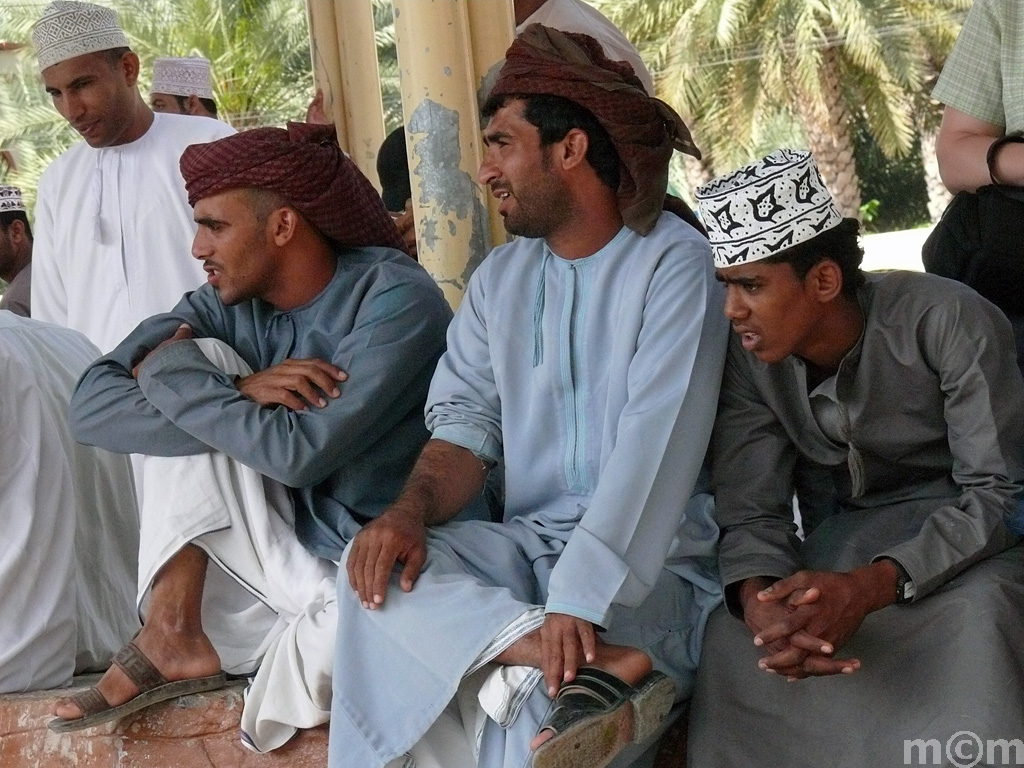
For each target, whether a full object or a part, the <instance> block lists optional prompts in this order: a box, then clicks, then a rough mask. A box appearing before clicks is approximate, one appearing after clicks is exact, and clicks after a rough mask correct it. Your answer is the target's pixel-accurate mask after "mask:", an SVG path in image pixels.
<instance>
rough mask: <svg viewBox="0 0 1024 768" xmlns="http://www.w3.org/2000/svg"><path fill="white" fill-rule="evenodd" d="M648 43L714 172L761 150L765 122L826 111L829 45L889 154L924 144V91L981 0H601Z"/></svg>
mask: <svg viewBox="0 0 1024 768" xmlns="http://www.w3.org/2000/svg"><path fill="white" fill-rule="evenodd" d="M592 1H593V4H594V5H595V6H597V7H598V8H599V9H600V10H602V12H604V13H605V14H606V15H608V16H609V17H610V18H612V20H613V21H615V22H616V23H617V24H618V25H619V27H620V28H621V29H622V30H623V32H625V34H626V35H627V36H628V37H629V38H630V39H632V40H634V42H636V43H637V45H638V47H639V48H640V50H641V53H643V54H644V56H645V60H646V61H647V62H648V63H649V64H650V65H651V67H652V69H653V70H654V73H655V77H656V83H657V88H658V92H659V95H660V96H661V97H662V98H664V99H665V100H666V101H668V102H669V103H670V104H672V105H673V106H674V107H675V108H676V109H678V110H679V111H680V112H681V113H682V114H683V115H684V116H686V117H687V118H688V119H689V120H691V121H693V123H694V125H693V126H692V127H693V128H694V131H695V134H696V135H697V138H698V143H699V144H700V145H701V147H702V148H707V156H708V160H709V161H710V165H711V167H712V168H715V167H717V168H721V169H723V170H724V169H727V168H730V167H735V166H736V165H739V164H742V163H744V162H748V161H749V160H751V159H753V158H754V157H755V156H757V145H758V144H759V143H760V142H759V137H760V136H763V135H764V134H765V131H766V128H765V124H771V123H773V122H776V121H778V120H788V121H789V122H791V123H793V122H796V116H797V115H798V114H799V112H800V108H801V107H804V106H806V105H807V104H808V103H810V104H818V105H820V106H821V107H822V108H823V109H824V108H828V107H829V105H828V104H827V103H824V101H823V99H824V97H825V93H824V90H823V86H822V82H823V79H822V61H823V52H824V51H825V50H827V49H832V50H835V51H836V52H837V54H838V56H837V58H838V65H839V75H840V82H841V84H842V97H843V100H844V102H845V104H846V106H847V109H848V111H849V112H850V113H851V114H854V115H856V117H857V119H858V120H859V121H863V122H864V124H865V125H866V126H867V130H868V132H869V134H870V136H871V137H872V139H873V140H874V142H876V143H877V145H878V147H879V148H880V149H881V151H882V152H883V153H884V155H885V156H886V157H887V158H890V159H891V158H898V157H905V156H907V155H908V153H910V152H911V150H912V148H913V147H914V139H915V133H916V126H915V117H916V115H915V113H916V111H918V110H921V109H925V108H927V106H926V105H925V104H922V99H921V94H922V93H925V92H926V87H925V86H926V83H928V82H929V81H930V78H932V77H933V76H934V72H935V71H936V67H937V66H938V65H939V64H941V62H942V61H943V60H944V58H945V56H946V54H947V53H948V51H949V49H950V48H951V47H952V44H953V41H954V40H955V38H956V34H957V32H958V30H959V25H960V22H961V21H962V18H963V15H964V11H965V9H966V8H967V7H968V6H969V5H970V0H592Z"/></svg>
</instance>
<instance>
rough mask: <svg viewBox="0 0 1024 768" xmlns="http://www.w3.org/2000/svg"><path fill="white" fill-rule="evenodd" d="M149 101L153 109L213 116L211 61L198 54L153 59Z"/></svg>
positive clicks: (215, 105)
mask: <svg viewBox="0 0 1024 768" xmlns="http://www.w3.org/2000/svg"><path fill="white" fill-rule="evenodd" d="M149 103H150V106H152V107H153V111H154V112H164V113H167V114H174V115H196V116H198V117H212V118H214V119H216V117H217V102H215V101H214V100H213V84H212V83H211V81H210V60H209V59H204V58H202V57H200V56H188V57H170V56H165V57H163V58H159V59H157V60H155V61H154V62H153V87H152V90H151V91H150V94H149Z"/></svg>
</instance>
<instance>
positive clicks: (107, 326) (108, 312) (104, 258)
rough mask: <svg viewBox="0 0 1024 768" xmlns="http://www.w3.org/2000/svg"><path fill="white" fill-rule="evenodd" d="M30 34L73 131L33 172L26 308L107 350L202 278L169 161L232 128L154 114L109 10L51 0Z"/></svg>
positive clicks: (174, 165)
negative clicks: (76, 138)
mask: <svg viewBox="0 0 1024 768" xmlns="http://www.w3.org/2000/svg"><path fill="white" fill-rule="evenodd" d="M32 37H33V40H34V42H35V45H36V49H37V53H38V56H39V66H40V69H41V70H42V73H43V82H44V84H45V85H46V90H47V92H48V93H49V94H50V96H51V97H52V98H53V104H54V107H56V109H57V111H58V112H60V114H61V115H62V116H63V117H64V118H65V119H66V120H67V121H68V122H69V123H70V124H71V126H72V127H73V128H74V129H75V130H76V131H78V133H79V134H80V135H81V136H82V138H83V139H84V141H83V142H80V143H78V144H75V145H74V146H72V147H71V148H70V149H68V150H67V151H66V152H64V153H63V154H62V155H61V156H60V157H58V158H57V159H56V160H54V161H53V163H52V164H51V165H50V167H49V168H47V169H46V171H45V172H44V173H43V175H42V177H41V178H40V180H39V194H38V201H37V203H36V216H35V238H36V239H35V249H34V254H33V265H32V271H33V276H32V314H33V316H34V317H36V318H38V319H40V320H45V321H47V322H51V323H56V324H57V325H63V326H67V327H69V328H74V329H75V330H77V331H80V332H82V333H84V334H85V335H86V337H87V338H88V339H89V340H90V341H91V342H92V343H93V344H95V345H96V346H97V347H99V349H100V351H101V352H109V351H110V350H111V349H113V348H114V347H115V346H116V345H117V343H118V342H120V341H121V339H123V338H124V337H125V336H126V335H127V334H128V332H129V331H130V330H131V329H132V328H134V327H135V326H136V325H138V324H139V323H140V322H141V321H142V320H144V319H145V318H147V317H149V316H150V315H153V314H155V313H157V312H165V311H167V310H168V309H170V308H171V307H172V306H174V305H175V304H176V303H177V301H178V300H179V299H180V298H181V296H182V294H183V293H185V292H186V291H190V290H192V289H193V288H196V287H197V286H199V285H201V284H202V283H203V280H204V278H205V275H204V274H203V270H202V267H201V266H200V265H199V263H198V262H197V261H196V260H195V259H193V258H192V257H191V255H190V253H189V249H190V246H191V242H192V237H193V235H194V234H195V224H194V222H193V221H192V211H191V208H190V207H189V205H188V199H187V197H186V195H185V184H184V181H183V180H182V178H181V173H180V172H179V170H178V159H179V158H180V157H181V153H182V152H183V151H184V149H185V147H187V146H188V145H190V144H197V143H203V142H207V141H212V140H214V139H218V138H220V137H222V136H226V135H228V134H231V133H234V131H233V130H232V128H231V127H230V126H227V125H225V124H224V123H221V122H218V121H214V120H192V119H190V118H189V117H187V116H184V115H154V114H153V111H152V110H151V109H150V108H149V107H148V106H147V105H146V102H145V101H144V100H143V99H142V95H141V94H140V93H139V88H138V76H139V57H138V56H136V55H135V54H134V53H133V52H132V51H131V50H130V49H129V48H128V41H127V39H126V38H125V35H124V32H123V31H122V30H121V28H120V27H119V26H118V23H117V14H116V13H115V12H114V11H112V10H110V9H108V8H103V7H101V6H98V5H93V4H91V3H83V2H72V1H71V0H55V2H52V3H50V4H49V5H47V6H46V8H45V9H44V10H43V14H42V16H41V17H40V19H39V21H38V22H37V24H36V26H35V28H34V30H33V33H32Z"/></svg>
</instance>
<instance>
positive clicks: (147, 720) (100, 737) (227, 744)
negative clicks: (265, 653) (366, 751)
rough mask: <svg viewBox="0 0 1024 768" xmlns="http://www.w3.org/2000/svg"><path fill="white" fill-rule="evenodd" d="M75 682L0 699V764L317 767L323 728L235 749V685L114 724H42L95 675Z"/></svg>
mask: <svg viewBox="0 0 1024 768" xmlns="http://www.w3.org/2000/svg"><path fill="white" fill-rule="evenodd" d="M98 677H99V676H98V675H92V676H87V677H82V678H76V679H75V684H76V685H75V687H73V688H69V689H63V690H59V691H38V692H33V693H23V694H14V695H7V696H0V766H3V768H65V766H66V767H67V768H161V767H163V766H167V767H168V768H279V767H283V766H289V768H313V767H314V766H316V768H323V766H325V765H326V764H327V727H326V726H324V727H320V728H314V729H312V730H309V731H302V732H300V733H299V734H298V735H297V736H296V737H295V738H294V739H292V740H291V741H290V742H289V743H288V744H286V745H285V746H284V747H282V748H281V749H278V750H275V751H274V752H272V753H270V754H268V755H258V754H256V753H254V752H251V751H250V750H248V749H246V748H245V747H244V746H242V742H241V741H240V740H239V735H238V720H239V717H240V715H241V712H242V689H243V687H244V684H243V683H242V682H236V683H231V684H229V685H228V687H227V688H224V689H222V690H220V691H214V692H212V693H202V694H195V695H192V696H182V697H180V698H177V699H174V700H172V701H167V702H163V703H162V704H156V705H154V706H152V707H149V708H148V709H146V710H143V711H142V712H139V713H137V714H134V715H130V716H129V717H126V718H124V719H123V720H121V722H119V723H117V724H111V723H107V724H104V725H101V726H97V727H95V728H90V729H86V730H82V731H78V732H74V733H65V734H59V733H53V732H52V731H50V730H49V729H48V728H47V727H46V723H47V721H48V720H49V719H50V718H51V717H52V715H51V714H50V712H51V710H52V708H53V704H54V702H55V701H56V700H57V699H58V698H60V697H62V696H66V695H67V694H68V693H69V692H71V691H75V690H80V689H81V688H83V687H86V686H87V685H91V684H93V683H94V682H95V680H97V679H98Z"/></svg>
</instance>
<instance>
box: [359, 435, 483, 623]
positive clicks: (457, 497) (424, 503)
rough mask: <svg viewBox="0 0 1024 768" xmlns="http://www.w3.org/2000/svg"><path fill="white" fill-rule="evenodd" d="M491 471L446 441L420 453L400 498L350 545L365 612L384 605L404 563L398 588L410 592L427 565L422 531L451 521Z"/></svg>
mask: <svg viewBox="0 0 1024 768" xmlns="http://www.w3.org/2000/svg"><path fill="white" fill-rule="evenodd" d="M488 470H489V467H488V466H487V465H486V464H484V462H482V461H481V460H480V459H478V458H477V457H476V456H475V455H474V454H473V453H472V452H471V451H469V450H467V449H465V448H462V447H461V446H458V445H454V444H452V443H449V442H446V441H444V440H430V441H429V442H428V443H427V444H426V446H425V447H424V448H423V452H422V453H421V454H420V457H419V459H418V460H417V461H416V466H415V467H413V470H412V474H411V475H410V476H409V480H408V481H407V482H406V485H405V488H404V490H403V491H402V494H401V495H400V496H399V497H398V499H397V500H396V501H395V503H394V504H392V505H391V506H390V507H388V508H387V509H386V510H384V512H383V513H382V514H381V516H380V517H378V518H377V519H376V520H371V521H370V522H369V523H367V524H366V526H364V527H363V529H362V530H361V531H360V532H359V533H358V534H356V537H355V538H354V539H353V540H352V544H351V547H350V549H349V554H348V563H347V564H346V568H347V570H348V583H349V586H351V587H352V589H353V590H354V591H355V592H356V593H357V594H358V596H359V601H360V602H361V603H362V604H363V606H364V607H366V608H377V607H378V606H380V605H382V604H383V603H384V597H385V596H386V595H387V589H388V579H389V578H390V575H391V571H392V569H393V568H394V566H395V563H396V562H399V563H402V564H403V565H404V568H403V569H402V575H401V577H400V580H399V584H400V586H401V587H402V589H403V590H405V591H406V592H408V591H410V590H411V589H412V588H413V585H414V584H415V583H416V579H417V578H418V577H419V573H420V569H421V568H422V567H423V563H424V562H425V560H426V529H427V526H429V525H439V524H441V523H444V522H447V521H448V520H451V519H452V518H453V517H455V515H457V514H458V513H459V511H460V510H461V509H462V508H463V507H465V506H466V505H467V504H468V503H469V502H470V501H471V500H472V499H473V497H474V496H475V495H476V494H477V493H479V491H480V489H481V488H482V487H483V484H484V479H485V478H486V477H487V472H488Z"/></svg>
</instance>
